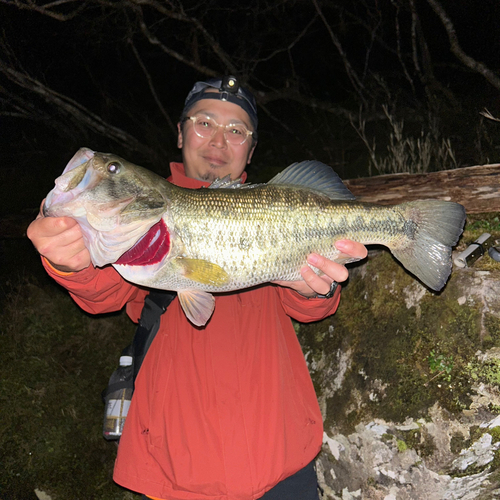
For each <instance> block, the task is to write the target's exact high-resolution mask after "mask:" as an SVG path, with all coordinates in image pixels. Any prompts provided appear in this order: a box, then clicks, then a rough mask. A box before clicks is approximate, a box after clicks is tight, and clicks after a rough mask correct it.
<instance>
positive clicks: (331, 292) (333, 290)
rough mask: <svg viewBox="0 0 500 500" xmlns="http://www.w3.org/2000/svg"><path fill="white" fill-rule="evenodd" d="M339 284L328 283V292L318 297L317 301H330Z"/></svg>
mask: <svg viewBox="0 0 500 500" xmlns="http://www.w3.org/2000/svg"><path fill="white" fill-rule="evenodd" d="M338 286H339V284H338V283H337V282H336V281H332V282H331V283H330V291H329V292H328V293H327V294H326V295H318V296H317V297H318V299H331V298H332V297H333V294H334V293H335V290H337V287H338Z"/></svg>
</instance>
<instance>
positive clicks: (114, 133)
mask: <svg viewBox="0 0 500 500" xmlns="http://www.w3.org/2000/svg"><path fill="white" fill-rule="evenodd" d="M0 72H2V73H3V74H4V75H5V76H6V77H7V78H8V79H9V80H10V81H12V82H14V83H15V84H17V85H18V86H20V87H22V88H24V89H26V90H29V91H31V92H34V93H35V94H36V95H38V96H39V97H41V98H42V99H43V100H44V101H45V102H48V103H49V104H51V105H53V106H55V107H56V108H57V109H58V110H59V112H61V113H63V114H64V115H66V116H69V117H70V118H72V119H74V120H76V122H77V123H78V124H84V125H85V126H86V127H87V128H88V129H89V130H92V131H93V132H96V133H98V134H101V135H103V136H105V137H107V138H109V139H111V140H113V141H115V142H117V143H118V144H120V145H123V146H126V147H127V148H128V149H130V150H134V151H138V152H141V153H143V154H146V155H152V154H153V151H151V150H150V149H149V148H148V147H147V146H144V145H143V144H141V143H140V142H139V141H138V140H137V139H136V138H135V137H133V136H132V135H130V134H129V133H127V132H125V131H124V130H121V129H120V128H118V127H115V126H113V125H110V124H109V123H106V122H105V121H104V120H102V119H101V118H100V117H99V116H98V115H96V114H95V113H92V112H91V111H90V110H89V109H87V108H85V107H84V106H82V105H81V104H79V103H77V102H76V101H74V100H73V99H71V98H69V97H67V96H64V95H62V94H60V93H58V92H56V91H55V90H52V89H50V88H49V87H47V86H45V85H43V83H41V82H40V81H39V80H36V79H35V78H32V77H30V76H29V75H27V74H26V73H22V72H20V71H17V70H15V69H14V68H12V67H11V66H9V65H7V64H5V63H4V62H3V61H2V60H0Z"/></svg>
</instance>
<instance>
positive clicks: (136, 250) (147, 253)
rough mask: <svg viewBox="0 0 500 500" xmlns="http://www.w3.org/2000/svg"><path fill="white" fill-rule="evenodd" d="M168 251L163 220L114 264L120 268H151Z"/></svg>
mask: <svg viewBox="0 0 500 500" xmlns="http://www.w3.org/2000/svg"><path fill="white" fill-rule="evenodd" d="M169 251H170V233H169V232H168V229H167V226H166V224H165V222H164V221H163V219H161V220H160V221H159V222H157V223H156V224H154V225H153V226H151V228H150V229H149V231H148V232H147V233H146V234H145V235H144V236H143V237H142V238H141V239H140V240H139V241H138V242H137V243H136V244H135V245H134V246H133V247H132V248H130V249H129V250H127V251H126V252H125V253H124V254H123V255H122V256H121V257H120V258H119V259H118V260H117V261H116V262H115V264H118V265H120V266H151V265H153V264H158V263H159V262H161V261H162V259H163V258H164V257H165V256H166V255H167V254H168V252H169Z"/></svg>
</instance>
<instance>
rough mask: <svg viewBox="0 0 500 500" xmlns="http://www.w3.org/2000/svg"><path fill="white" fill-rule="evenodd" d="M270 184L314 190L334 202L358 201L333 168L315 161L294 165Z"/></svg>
mask: <svg viewBox="0 0 500 500" xmlns="http://www.w3.org/2000/svg"><path fill="white" fill-rule="evenodd" d="M268 184H274V185H281V186H284V185H287V186H299V187H303V188H309V189H314V190H316V191H320V192H321V193H323V194H325V195H326V196H328V197H329V198H332V199H334V200H355V199H356V197H355V196H354V195H353V194H352V193H351V192H350V191H349V189H347V188H346V186H345V185H344V183H343V182H342V180H341V178H340V177H339V176H338V175H337V174H336V173H335V172H334V171H333V169H332V168H331V167H329V166H328V165H325V164H324V163H321V162H320V161H315V160H307V161H301V162H298V163H292V164H291V165H290V166H289V167H287V168H285V170H283V172H280V173H279V174H278V175H276V176H275V177H273V178H272V179H271V180H270V181H269V182H268Z"/></svg>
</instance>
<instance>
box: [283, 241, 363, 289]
mask: <svg viewBox="0 0 500 500" xmlns="http://www.w3.org/2000/svg"><path fill="white" fill-rule="evenodd" d="M335 248H337V250H339V251H340V252H341V254H340V256H339V258H341V259H345V261H346V262H347V261H355V260H361V259H364V258H365V257H366V256H367V254H368V252H367V250H366V247H365V246H364V245H362V244H361V243H356V242H355V241H351V240H339V241H337V243H335ZM307 262H308V263H309V264H311V266H314V267H316V268H317V269H319V270H320V271H322V272H323V273H324V274H323V275H322V276H318V275H317V274H316V273H315V272H314V271H313V270H312V269H311V268H310V267H309V266H303V267H302V269H301V270H300V274H301V275H302V278H303V279H304V280H303V281H302V280H299V281H274V282H273V283H275V284H277V285H280V286H284V287H288V288H292V289H293V290H295V291H297V292H299V293H300V294H301V295H304V296H305V297H316V296H317V295H326V294H327V293H328V292H329V291H330V286H331V284H332V281H336V282H337V283H342V282H343V281H345V280H346V279H347V278H348V277H349V272H348V271H347V268H346V267H345V266H344V265H342V264H338V263H337V262H333V261H332V260H329V259H327V258H325V257H322V256H321V255H318V254H315V253H312V254H310V255H309V256H308V257H307Z"/></svg>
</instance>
